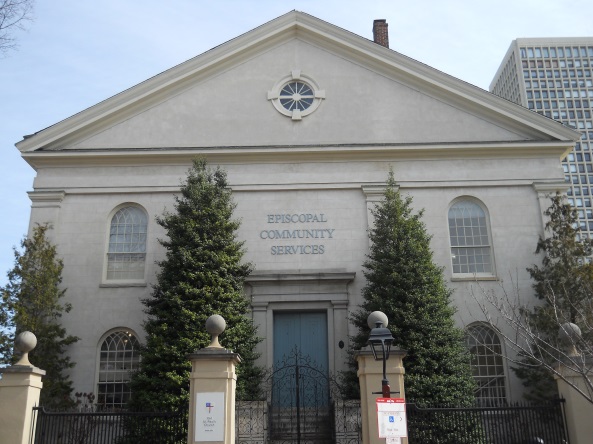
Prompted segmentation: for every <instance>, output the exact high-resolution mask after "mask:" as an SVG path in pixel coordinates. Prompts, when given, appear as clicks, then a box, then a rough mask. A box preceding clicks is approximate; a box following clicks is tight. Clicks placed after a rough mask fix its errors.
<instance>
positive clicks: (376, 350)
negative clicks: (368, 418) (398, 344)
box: [367, 311, 393, 398]
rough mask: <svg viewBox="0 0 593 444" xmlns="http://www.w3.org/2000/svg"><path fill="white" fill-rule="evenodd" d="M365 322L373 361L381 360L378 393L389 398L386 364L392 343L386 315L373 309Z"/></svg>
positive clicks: (389, 389)
mask: <svg viewBox="0 0 593 444" xmlns="http://www.w3.org/2000/svg"><path fill="white" fill-rule="evenodd" d="M367 323H368V325H369V327H370V328H371V334H370V335H369V340H368V342H367V344H368V345H370V346H371V350H372V351H373V357H374V358H375V361H380V360H382V361H383V380H382V381H381V392H380V393H381V394H382V395H383V398H391V388H390V387H389V381H388V380H387V374H386V373H387V372H386V366H387V360H388V359H389V352H390V351H391V344H392V343H393V336H392V335H391V332H390V331H389V329H388V328H387V325H388V321H387V316H386V315H385V313H383V312H381V311H374V312H372V313H371V314H370V315H369V317H368V319H367Z"/></svg>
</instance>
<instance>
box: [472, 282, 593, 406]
mask: <svg viewBox="0 0 593 444" xmlns="http://www.w3.org/2000/svg"><path fill="white" fill-rule="evenodd" d="M513 288H514V290H513V293H514V294H509V292H508V291H507V290H506V288H504V286H503V284H502V283H501V284H500V285H499V289H498V291H494V290H490V291H489V290H486V289H485V288H484V287H483V286H481V285H480V283H479V282H476V287H474V288H472V291H471V294H472V297H473V299H474V301H475V302H476V304H477V305H478V307H479V310H480V311H481V316H480V317H481V318H483V319H485V321H484V322H485V323H486V324H488V325H489V326H490V327H492V328H494V329H495V330H496V331H497V332H498V333H499V335H500V337H501V338H502V340H503V341H504V343H505V345H506V347H507V348H508V349H510V350H513V351H514V352H515V355H516V356H518V357H521V358H528V359H527V360H525V359H519V358H514V357H512V356H509V354H506V355H504V356H503V357H504V358H505V359H507V360H508V361H510V362H513V363H514V364H517V365H521V366H528V365H533V366H539V367H542V368H544V369H546V370H547V371H548V372H549V373H550V374H552V375H554V376H555V377H556V378H559V379H561V380H563V381H564V382H566V384H568V385H569V386H570V387H572V388H573V389H574V390H576V391H577V392H578V393H579V394H580V395H581V396H583V397H584V398H585V399H586V400H587V401H589V402H591V403H593V356H592V353H591V352H592V350H593V344H591V342H590V338H591V337H592V335H593V330H591V323H590V321H588V322H586V323H582V324H581V325H585V326H586V328H588V329H589V330H588V331H583V332H582V333H581V334H580V335H577V334H571V332H570V331H566V330H567V327H566V324H567V323H569V322H570V316H569V315H568V314H567V313H565V312H564V311H562V310H559V308H558V307H559V305H558V304H557V301H556V297H557V296H556V295H555V292H554V291H553V289H550V292H549V294H550V295H551V296H550V297H549V298H548V301H547V302H548V303H549V305H550V307H551V309H552V312H553V316H554V317H553V319H554V320H555V322H556V324H557V327H558V329H563V331H565V333H566V334H564V335H562V334H561V335H560V336H561V337H562V338H563V340H557V339H556V338H552V337H549V336H548V335H546V334H543V333H542V332H541V331H540V330H539V329H538V328H537V326H536V325H534V323H533V322H532V318H531V317H530V313H532V310H533V309H534V307H528V306H525V305H522V304H521V303H520V298H519V295H518V291H517V289H516V288H515V286H514V287H513ZM566 303H568V304H570V306H571V307H572V308H574V311H573V313H578V316H579V317H582V318H586V319H588V320H590V319H591V315H592V314H593V312H591V311H589V312H586V310H585V308H586V307H588V308H589V309H591V303H590V302H589V303H588V304H587V305H586V306H583V304H580V303H575V301H572V300H570V299H569V298H567V297H566V296H564V297H563V304H566ZM545 308H546V307H545V306H542V307H535V310H538V309H545ZM476 339H477V338H476ZM489 351H490V352H492V353H496V354H499V355H500V353H499V352H496V351H495V350H493V349H489ZM528 361H531V362H533V364H529V363H528ZM570 373H572V374H573V375H577V378H576V379H575V378H573V377H568V375H569V374H570Z"/></svg>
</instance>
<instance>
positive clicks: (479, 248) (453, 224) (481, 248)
mask: <svg viewBox="0 0 593 444" xmlns="http://www.w3.org/2000/svg"><path fill="white" fill-rule="evenodd" d="M488 230H489V229H488V220H487V218H486V212H485V211H484V209H483V208H482V207H481V206H480V205H478V204H477V203H476V202H474V201H472V200H460V201H457V202H455V203H454V204H453V205H451V208H449V238H450V240H451V260H452V265H453V273H454V274H471V275H480V274H482V275H484V274H487V275H493V274H494V265H493V261H492V249H491V247H490V236H489V234H488Z"/></svg>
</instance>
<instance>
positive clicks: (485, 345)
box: [466, 324, 506, 405]
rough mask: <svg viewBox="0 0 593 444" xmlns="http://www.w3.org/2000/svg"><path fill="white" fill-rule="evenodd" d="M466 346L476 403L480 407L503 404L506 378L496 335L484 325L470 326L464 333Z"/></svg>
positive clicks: (500, 347) (499, 344)
mask: <svg viewBox="0 0 593 444" xmlns="http://www.w3.org/2000/svg"><path fill="white" fill-rule="evenodd" d="M466 344H467V348H468V350H469V352H470V355H471V367H472V371H473V375H474V379H475V381H476V392H475V395H476V400H477V402H478V403H479V404H482V405H496V404H502V403H504V402H505V401H506V377H505V371H504V364H503V359H504V358H503V356H502V344H501V342H500V338H499V337H498V334H497V333H496V332H495V331H494V330H493V329H492V328H490V327H488V326H486V325H483V324H476V325H472V326H470V327H468V329H467V331H466Z"/></svg>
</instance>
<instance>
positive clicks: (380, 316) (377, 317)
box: [367, 311, 389, 330]
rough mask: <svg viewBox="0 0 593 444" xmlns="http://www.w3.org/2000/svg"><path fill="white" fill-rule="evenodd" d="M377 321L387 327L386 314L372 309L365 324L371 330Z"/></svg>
mask: <svg viewBox="0 0 593 444" xmlns="http://www.w3.org/2000/svg"><path fill="white" fill-rule="evenodd" d="M377 322H381V323H382V324H383V327H384V328H387V325H388V324H389V320H388V319H387V315H386V314H385V313H383V312H382V311H374V312H372V313H371V314H370V315H369V317H368V318H367V324H368V326H369V328H370V329H371V330H372V329H373V328H375V327H376V326H377Z"/></svg>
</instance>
